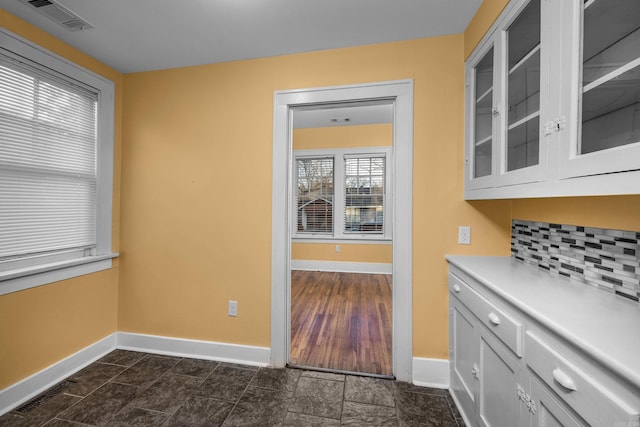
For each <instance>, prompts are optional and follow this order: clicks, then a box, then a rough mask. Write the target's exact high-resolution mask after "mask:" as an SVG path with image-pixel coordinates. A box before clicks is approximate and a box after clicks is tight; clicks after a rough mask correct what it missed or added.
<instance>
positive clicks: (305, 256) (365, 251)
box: [291, 242, 393, 264]
mask: <svg viewBox="0 0 640 427" xmlns="http://www.w3.org/2000/svg"><path fill="white" fill-rule="evenodd" d="M336 245H340V252H336ZM392 248H393V247H392V246H391V245H390V244H388V245H379V244H357V243H355V244H353V243H348V244H345V243H340V242H335V243H292V244H291V259H294V260H314V261H343V262H344V261H348V262H377V263H383V264H391V262H392V261H393V249H392Z"/></svg>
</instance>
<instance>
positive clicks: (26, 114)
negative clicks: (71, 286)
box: [0, 56, 97, 270]
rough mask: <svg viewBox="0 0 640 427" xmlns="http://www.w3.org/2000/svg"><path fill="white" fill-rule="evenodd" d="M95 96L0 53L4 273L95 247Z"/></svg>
mask: <svg viewBox="0 0 640 427" xmlns="http://www.w3.org/2000/svg"><path fill="white" fill-rule="evenodd" d="M96 145H97V95H96V94H95V93H92V92H90V91H89V90H87V89H85V88H84V87H81V86H80V85H77V84H75V83H74V82H73V81H65V80H64V79H63V78H61V77H60V76H58V75H49V74H47V73H46V72H44V71H42V69H40V68H36V67H31V66H29V65H25V64H22V63H19V62H17V61H15V60H13V59H10V58H4V57H2V56H0V200H1V203H0V270H1V269H3V267H4V269H7V268H8V267H10V268H16V264H15V262H13V261H15V260H21V259H30V258H39V259H42V257H43V256H44V257H46V256H51V257H54V258H52V259H53V260H56V258H55V257H58V258H60V257H62V259H64V257H65V256H66V255H68V254H72V255H69V256H73V257H78V256H83V255H90V254H91V251H92V248H94V246H95V245H96V182H97V176H96V168H97V167H96Z"/></svg>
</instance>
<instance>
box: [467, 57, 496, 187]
mask: <svg viewBox="0 0 640 427" xmlns="http://www.w3.org/2000/svg"><path fill="white" fill-rule="evenodd" d="M474 80H475V81H474V85H475V91H474V96H475V105H474V109H475V112H474V125H475V128H474V133H473V134H474V138H473V147H472V148H473V167H472V173H473V178H474V179H477V178H482V177H485V176H488V175H491V174H492V171H493V169H492V165H493V159H492V155H493V113H494V110H493V47H492V48H491V49H490V50H489V51H488V52H487V53H486V54H485V55H484V56H483V57H482V59H481V60H480V62H479V63H478V65H477V66H476V67H475V69H474Z"/></svg>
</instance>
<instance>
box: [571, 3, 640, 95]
mask: <svg viewBox="0 0 640 427" xmlns="http://www.w3.org/2000/svg"><path fill="white" fill-rule="evenodd" d="M587 5H588V7H586V8H585V10H584V25H583V27H584V42H583V54H582V56H583V62H584V68H583V76H582V81H583V84H584V85H587V84H589V83H591V82H593V81H594V80H596V79H598V78H600V77H602V76H605V75H607V74H608V73H610V72H612V71H614V70H616V69H617V68H619V67H621V66H623V65H625V64H627V63H629V62H631V61H633V60H634V59H637V58H638V57H640V30H639V28H640V1H638V0H597V1H595V2H588V3H587Z"/></svg>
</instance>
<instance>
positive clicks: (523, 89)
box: [507, 0, 541, 171]
mask: <svg viewBox="0 0 640 427" xmlns="http://www.w3.org/2000/svg"><path fill="white" fill-rule="evenodd" d="M540 24H541V17H540V0H532V1H531V2H529V4H528V5H527V6H526V7H525V8H524V9H523V10H522V12H521V13H520V15H519V16H518V17H517V18H516V20H515V21H514V22H513V24H511V26H510V27H509V28H508V30H507V44H508V48H507V55H508V79H507V101H508V105H509V107H508V116H507V117H508V119H507V123H508V132H507V171H513V170H516V169H521V168H525V167H528V166H534V165H537V164H538V162H539V131H538V129H539V125H540V120H539V115H540Z"/></svg>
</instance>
